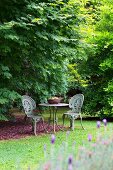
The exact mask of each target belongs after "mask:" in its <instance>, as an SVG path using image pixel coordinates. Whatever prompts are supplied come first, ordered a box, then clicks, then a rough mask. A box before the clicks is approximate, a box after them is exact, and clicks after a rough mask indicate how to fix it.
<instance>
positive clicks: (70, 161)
mask: <svg viewBox="0 0 113 170" xmlns="http://www.w3.org/2000/svg"><path fill="white" fill-rule="evenodd" d="M72 161H73V157H72V155H71V156H70V157H69V159H68V164H69V165H70V164H72Z"/></svg>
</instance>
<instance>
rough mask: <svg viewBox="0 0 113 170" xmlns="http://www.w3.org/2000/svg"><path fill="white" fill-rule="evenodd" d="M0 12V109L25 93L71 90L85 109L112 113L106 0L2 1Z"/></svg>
mask: <svg viewBox="0 0 113 170" xmlns="http://www.w3.org/2000/svg"><path fill="white" fill-rule="evenodd" d="M0 11H1V13H0V79H1V82H0V95H1V97H0V108H1V109H0V113H1V112H4V111H5V112H6V109H7V108H9V106H10V104H12V103H13V101H15V100H17V99H18V98H20V95H23V94H25V93H26V92H28V93H29V94H30V95H33V97H34V98H35V99H36V100H37V101H43V100H45V99H47V98H48V97H50V96H52V95H56V94H57V95H64V94H65V93H66V91H67V90H70V89H76V88H77V89H80V90H82V91H83V93H84V95H85V103H84V105H85V111H86V112H87V113H90V114H92V115H95V114H97V113H98V115H101V116H104V115H105V114H108V115H109V116H110V115H111V114H112V112H113V111H112V105H113V78H112V75H113V60H112V59H113V34H112V33H113V14H112V13H113V4H112V2H111V0H101V1H99V0H81V1H79V0H68V1H65V0H58V1H56V0H54V1H52V0H48V1H44V0H43V1H41V0H31V1H30V2H29V1H28V0H20V1H17V0H12V1H8V0H4V1H3V2H0Z"/></svg>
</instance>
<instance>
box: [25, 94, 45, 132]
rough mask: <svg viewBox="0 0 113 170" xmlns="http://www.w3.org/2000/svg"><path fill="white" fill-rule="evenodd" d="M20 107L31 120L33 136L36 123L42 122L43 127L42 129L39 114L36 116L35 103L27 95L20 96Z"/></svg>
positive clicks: (41, 118) (41, 119)
mask: <svg viewBox="0 0 113 170" xmlns="http://www.w3.org/2000/svg"><path fill="white" fill-rule="evenodd" d="M22 105H23V108H24V112H25V114H26V115H27V117H28V118H31V119H32V120H33V130H34V134H35V135H37V134H36V125H37V123H38V122H40V121H42V124H43V127H44V119H43V117H42V115H41V114H38V115H36V112H35V109H36V102H35V101H34V100H33V99H32V98H31V97H30V96H27V95H23V96H22Z"/></svg>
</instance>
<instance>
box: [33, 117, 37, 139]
mask: <svg viewBox="0 0 113 170" xmlns="http://www.w3.org/2000/svg"><path fill="white" fill-rule="evenodd" d="M34 121H35V122H34V134H35V136H36V135H37V134H36V124H37V121H36V120H34Z"/></svg>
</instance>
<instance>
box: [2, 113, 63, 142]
mask: <svg viewBox="0 0 113 170" xmlns="http://www.w3.org/2000/svg"><path fill="white" fill-rule="evenodd" d="M44 127H45V128H46V129H47V131H48V132H51V131H52V130H53V126H52V125H48V123H47V122H45V123H44ZM44 127H43V126H42V123H41V122H39V123H37V135H43V134H46V133H47V132H45V130H44ZM59 127H61V126H58V127H56V131H59ZM29 136H34V133H33V131H32V125H31V123H30V122H29V121H26V122H25V121H24V116H17V117H16V121H14V122H11V121H0V140H8V139H19V138H25V137H29Z"/></svg>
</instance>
